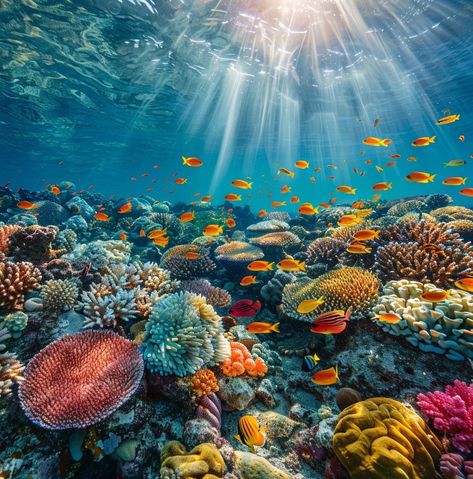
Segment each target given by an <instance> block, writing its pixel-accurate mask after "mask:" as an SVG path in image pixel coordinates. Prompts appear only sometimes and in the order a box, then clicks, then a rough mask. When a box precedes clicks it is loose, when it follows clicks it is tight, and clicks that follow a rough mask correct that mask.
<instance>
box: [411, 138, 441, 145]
mask: <svg viewBox="0 0 473 479" xmlns="http://www.w3.org/2000/svg"><path fill="white" fill-rule="evenodd" d="M435 138H436V136H431V137H428V136H422V137H421V138H417V139H416V140H414V141H413V142H412V143H411V144H412V146H428V145H430V144H431V143H435Z"/></svg>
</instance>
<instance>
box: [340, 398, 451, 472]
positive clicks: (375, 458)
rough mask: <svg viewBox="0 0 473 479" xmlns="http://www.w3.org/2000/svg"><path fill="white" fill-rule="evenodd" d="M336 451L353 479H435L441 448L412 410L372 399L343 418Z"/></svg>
mask: <svg viewBox="0 0 473 479" xmlns="http://www.w3.org/2000/svg"><path fill="white" fill-rule="evenodd" d="M333 449H334V451H335V454H336V455H337V457H338V459H340V461H341V463H342V464H343V466H344V467H345V468H346V469H347V470H348V472H349V474H350V478H351V479H387V478H391V479H407V478H409V479H427V478H428V479H435V478H438V477H439V475H438V473H437V472H436V465H437V463H438V461H439V459H440V455H441V453H442V445H441V443H440V441H439V440H438V439H437V438H436V437H435V435H434V434H433V433H432V431H430V429H429V428H428V426H427V425H426V424H425V422H424V421H423V420H422V418H421V417H420V416H418V415H417V414H416V413H415V412H413V411H412V410H411V409H408V408H407V407H406V406H404V405H403V404H401V403H400V402H397V401H395V400H394V399H389V398H383V397H380V398H371V399H367V400H365V401H359V402H357V403H355V404H353V405H351V406H348V407H347V408H345V409H344V410H343V411H342V412H341V413H340V415H339V417H338V422H337V426H336V428H335V432H334V435H333Z"/></svg>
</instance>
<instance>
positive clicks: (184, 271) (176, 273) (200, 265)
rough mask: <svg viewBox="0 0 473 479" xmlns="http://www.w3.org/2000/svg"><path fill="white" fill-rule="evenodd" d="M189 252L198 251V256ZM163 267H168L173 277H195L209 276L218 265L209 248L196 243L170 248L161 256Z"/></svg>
mask: <svg viewBox="0 0 473 479" xmlns="http://www.w3.org/2000/svg"><path fill="white" fill-rule="evenodd" d="M189 253H196V254H197V255H198V256H194V255H191V256H190V257H189ZM160 265H161V267H163V268H166V269H168V270H169V271H170V272H171V275H172V277H173V278H177V279H193V278H199V277H202V276H207V275H208V274H209V273H211V272H212V271H213V270H214V269H215V268H216V267H217V266H216V264H215V263H214V262H213V261H212V260H211V259H210V257H209V255H208V250H207V249H206V248H203V247H201V246H198V245H196V244H187V245H178V246H174V247H172V248H169V249H168V250H167V251H166V252H165V253H164V254H163V256H162V257H161V262H160Z"/></svg>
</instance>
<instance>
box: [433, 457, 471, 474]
mask: <svg viewBox="0 0 473 479" xmlns="http://www.w3.org/2000/svg"><path fill="white" fill-rule="evenodd" d="M440 472H441V473H442V477H443V479H473V461H463V457H462V456H460V454H454V453H452V452H449V453H447V454H443V455H442V457H441V458H440Z"/></svg>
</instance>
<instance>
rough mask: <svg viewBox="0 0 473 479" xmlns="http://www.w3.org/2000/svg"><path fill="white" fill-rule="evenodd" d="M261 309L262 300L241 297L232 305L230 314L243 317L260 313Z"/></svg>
mask: <svg viewBox="0 0 473 479" xmlns="http://www.w3.org/2000/svg"><path fill="white" fill-rule="evenodd" d="M260 309H261V303H260V301H258V300H256V301H253V300H252V299H241V300H240V301H237V302H236V303H234V304H233V305H232V307H231V308H230V311H229V313H228V314H230V315H231V316H235V318H243V317H248V316H254V315H255V314H258V313H259V311H260Z"/></svg>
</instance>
